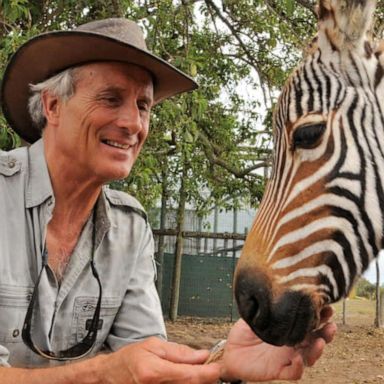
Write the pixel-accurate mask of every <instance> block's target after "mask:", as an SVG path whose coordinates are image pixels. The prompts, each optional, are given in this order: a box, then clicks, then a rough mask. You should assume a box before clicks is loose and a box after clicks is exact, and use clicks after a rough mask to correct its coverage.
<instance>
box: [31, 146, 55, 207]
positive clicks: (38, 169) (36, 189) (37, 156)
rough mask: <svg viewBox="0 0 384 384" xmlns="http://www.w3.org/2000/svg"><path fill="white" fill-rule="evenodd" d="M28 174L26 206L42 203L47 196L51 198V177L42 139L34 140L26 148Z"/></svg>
mask: <svg viewBox="0 0 384 384" xmlns="http://www.w3.org/2000/svg"><path fill="white" fill-rule="evenodd" d="M28 154H29V156H28V162H29V164H28V166H29V175H28V181H27V188H26V196H25V201H26V207H27V208H32V207H35V206H38V205H40V204H42V203H43V202H44V201H46V200H47V199H48V198H49V197H51V198H53V190H52V184H51V179H50V177H49V173H48V167H47V162H46V159H45V154H44V142H43V139H40V140H38V141H36V142H35V143H34V144H32V145H31V146H30V147H29V150H28Z"/></svg>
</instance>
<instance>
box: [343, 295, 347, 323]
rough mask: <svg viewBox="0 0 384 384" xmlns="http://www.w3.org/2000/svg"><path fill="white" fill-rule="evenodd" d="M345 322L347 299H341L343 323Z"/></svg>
mask: <svg viewBox="0 0 384 384" xmlns="http://www.w3.org/2000/svg"><path fill="white" fill-rule="evenodd" d="M345 324H347V299H346V298H345V299H344V300H343V325H345Z"/></svg>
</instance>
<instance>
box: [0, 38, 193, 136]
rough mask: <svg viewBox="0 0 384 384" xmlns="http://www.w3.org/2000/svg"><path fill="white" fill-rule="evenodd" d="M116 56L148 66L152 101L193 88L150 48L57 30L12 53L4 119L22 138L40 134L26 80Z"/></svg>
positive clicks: (4, 90) (4, 83) (5, 82)
mask: <svg viewBox="0 0 384 384" xmlns="http://www.w3.org/2000/svg"><path fill="white" fill-rule="evenodd" d="M97 61H120V62H126V63H130V64H136V65H139V66H141V67H143V68H145V69H147V70H148V71H149V72H151V74H152V75H153V77H154V79H155V87H154V102H155V104H157V103H159V102H160V101H162V100H164V99H166V98H168V97H171V96H174V95H177V94H179V93H182V92H186V91H191V90H193V89H196V88H197V84H196V82H195V81H194V80H193V79H191V78H190V77H188V76H187V75H185V74H184V73H183V72H181V71H179V70H178V69H177V68H175V67H173V66H172V65H170V64H168V63H167V62H166V61H164V60H162V59H160V58H158V57H156V56H154V55H153V54H151V53H150V52H148V51H144V50H141V49H139V48H137V47H135V46H132V45H129V44H127V43H123V42H121V41H119V40H116V39H113V38H110V37H108V36H104V35H100V34H97V33H92V32H86V31H62V32H61V31H57V32H48V33H45V34H42V35H38V36H36V37H34V38H32V39H31V40H29V41H28V42H27V43H25V44H24V45H23V46H22V47H21V48H19V50H18V51H17V52H16V53H15V54H14V55H13V57H12V58H11V60H10V62H9V64H8V66H7V68H6V71H5V73H4V78H3V81H2V85H1V104H2V109H3V113H4V116H5V118H6V119H7V121H8V123H9V124H10V126H11V127H12V129H13V130H14V131H15V132H17V133H18V134H19V135H20V136H21V137H22V138H23V139H24V140H26V141H27V142H29V143H33V142H35V141H36V140H38V139H39V138H40V132H39V131H38V129H36V128H34V126H33V124H32V121H31V118H30V116H29V112H28V99H29V96H30V90H29V84H36V83H39V82H41V81H44V80H46V79H47V78H49V77H51V76H53V75H55V74H57V73H59V72H61V71H63V70H65V69H67V68H70V67H73V66H79V65H83V64H86V63H90V62H97Z"/></svg>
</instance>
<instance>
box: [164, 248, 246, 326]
mask: <svg viewBox="0 0 384 384" xmlns="http://www.w3.org/2000/svg"><path fill="white" fill-rule="evenodd" d="M173 259H174V255H172V254H164V261H163V269H162V270H163V287H162V292H161V295H160V296H161V301H162V307H163V313H164V316H165V317H166V318H167V317H168V313H169V307H170V298H171V294H172V292H171V290H172V271H173ZM236 263H237V259H236V258H233V257H224V256H217V255H215V256H210V255H204V256H197V255H183V261H182V272H181V286H180V300H179V307H178V314H179V315H181V316H198V317H214V318H223V319H226V320H229V321H233V320H235V319H237V318H238V317H239V315H238V313H237V308H236V303H235V301H234V298H233V290H232V281H233V273H234V269H235V267H236Z"/></svg>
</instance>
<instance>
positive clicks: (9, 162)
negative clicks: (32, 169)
mask: <svg viewBox="0 0 384 384" xmlns="http://www.w3.org/2000/svg"><path fill="white" fill-rule="evenodd" d="M15 165H16V161H15V160H10V161H8V167H9V168H14V167H15Z"/></svg>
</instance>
